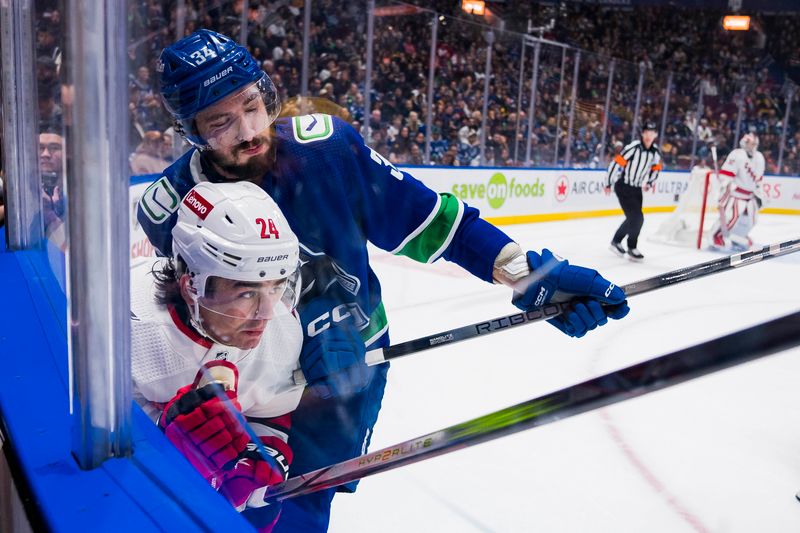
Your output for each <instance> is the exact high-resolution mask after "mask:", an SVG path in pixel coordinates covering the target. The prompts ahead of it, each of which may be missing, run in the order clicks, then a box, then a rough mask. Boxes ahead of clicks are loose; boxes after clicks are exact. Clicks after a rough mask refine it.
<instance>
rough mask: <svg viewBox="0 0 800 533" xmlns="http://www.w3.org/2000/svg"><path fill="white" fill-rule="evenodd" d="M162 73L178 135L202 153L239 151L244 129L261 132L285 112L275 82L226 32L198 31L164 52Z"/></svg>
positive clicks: (162, 85)
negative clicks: (199, 120)
mask: <svg viewBox="0 0 800 533" xmlns="http://www.w3.org/2000/svg"><path fill="white" fill-rule="evenodd" d="M156 69H157V70H158V74H159V83H160V91H161V98H162V100H163V102H164V106H165V107H166V108H167V111H169V113H170V114H171V115H172V118H173V120H174V121H175V127H176V129H177V131H179V132H180V133H181V134H182V135H183V136H184V137H185V138H186V140H187V141H188V142H190V143H191V144H192V145H194V146H196V147H198V148H199V149H201V150H209V149H210V150H220V149H226V148H230V147H232V146H235V145H236V144H238V143H240V142H242V135H241V133H240V132H241V131H242V130H246V131H254V132H256V133H258V132H261V131H263V130H265V129H266V128H268V127H269V126H270V124H272V122H274V121H275V119H276V118H277V117H278V114H279V113H280V100H279V98H278V93H277V90H276V89H275V85H274V84H273V83H272V80H271V79H270V78H269V76H267V74H266V72H264V71H263V70H261V67H260V66H259V65H258V62H257V61H256V60H255V59H254V58H253V56H251V55H250V52H248V51H247V49H246V48H245V47H243V46H241V45H239V44H237V43H236V42H235V41H233V39H231V38H230V37H227V36H225V35H222V34H221V33H217V32H214V31H211V30H206V29H202V30H197V31H196V32H194V33H192V34H191V35H189V36H188V37H184V38H183V39H181V40H179V41H178V42H176V43H175V44H173V45H171V46H168V47H166V48H164V50H163V51H162V52H161V56H160V57H159V59H158V63H157V66H156ZM198 115H201V117H202V118H203V125H202V128H199V127H198V121H197V118H198ZM201 130H202V131H201Z"/></svg>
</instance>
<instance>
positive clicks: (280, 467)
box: [219, 437, 292, 531]
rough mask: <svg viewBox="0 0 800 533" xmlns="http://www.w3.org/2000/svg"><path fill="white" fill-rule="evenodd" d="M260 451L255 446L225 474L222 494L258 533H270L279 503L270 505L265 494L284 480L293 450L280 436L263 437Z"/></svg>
mask: <svg viewBox="0 0 800 533" xmlns="http://www.w3.org/2000/svg"><path fill="white" fill-rule="evenodd" d="M261 443H262V446H261V450H259V449H258V447H257V446H256V445H255V444H254V443H252V442H251V443H249V444H248V445H247V449H246V450H245V451H244V452H242V453H241V454H240V455H239V459H238V460H237V461H236V463H235V464H234V465H233V467H232V468H231V469H230V470H228V471H227V472H225V478H224V480H223V482H222V485H221V486H220V489H219V492H220V493H221V494H222V495H223V496H225V498H226V499H227V500H228V501H229V502H231V504H232V505H233V506H234V507H236V510H237V511H239V512H240V513H242V516H244V517H245V518H246V519H247V520H248V521H249V522H250V523H251V524H252V525H253V526H255V527H256V528H258V530H259V531H271V530H272V526H274V525H275V522H277V521H278V516H279V515H280V512H281V506H280V503H271V504H268V503H266V502H265V501H264V494H265V493H266V490H267V487H268V486H269V485H274V484H276V483H281V482H282V481H285V480H286V478H287V477H288V475H289V465H290V464H291V461H292V451H291V449H290V448H289V445H288V444H286V443H285V442H283V441H282V440H280V439H279V438H277V437H261Z"/></svg>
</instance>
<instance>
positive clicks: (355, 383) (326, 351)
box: [300, 300, 370, 399]
mask: <svg viewBox="0 0 800 533" xmlns="http://www.w3.org/2000/svg"><path fill="white" fill-rule="evenodd" d="M328 301H329V300H322V301H321V302H328ZM312 307H316V308H317V309H320V308H321V306H320V305H319V304H318V305H314V303H312V304H311V306H309V308H306V309H304V310H303V311H301V313H300V316H301V318H303V317H310V318H311V319H310V322H307V323H306V320H305V319H304V320H303V323H304V324H303V327H304V331H305V338H304V340H303V348H302V351H301V352H300V366H301V368H302V370H303V374H304V375H305V377H306V380H308V383H309V385H310V386H311V387H312V389H313V390H314V392H315V393H316V394H317V395H318V396H320V397H321V398H325V399H327V398H331V397H334V396H350V395H352V394H355V393H358V392H361V391H363V390H364V389H366V387H367V385H368V384H369V379H370V372H369V367H368V366H367V365H366V363H365V361H364V357H365V354H366V348H365V346H364V341H363V340H361V335H360V333H359V332H358V330H357V329H356V328H355V326H354V324H353V323H352V321H351V319H347V321H344V322H334V321H333V319H331V320H330V322H328V323H326V324H325V326H321V327H320V326H319V324H320V322H319V320H318V319H314V316H315V315H316V313H314V312H310V309H311V308H312ZM331 314H333V312H330V313H328V316H330V315H331ZM321 316H324V315H321ZM323 327H324V328H325V329H322V328H323Z"/></svg>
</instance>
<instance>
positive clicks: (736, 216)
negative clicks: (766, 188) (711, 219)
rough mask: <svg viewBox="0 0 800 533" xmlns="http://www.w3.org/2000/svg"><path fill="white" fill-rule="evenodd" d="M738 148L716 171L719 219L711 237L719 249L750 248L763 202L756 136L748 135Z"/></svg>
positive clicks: (762, 164)
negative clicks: (753, 230)
mask: <svg viewBox="0 0 800 533" xmlns="http://www.w3.org/2000/svg"><path fill="white" fill-rule="evenodd" d="M739 146H740V148H737V149H735V150H733V151H731V153H729V154H728V157H727V158H726V159H725V162H724V163H723V164H722V168H720V169H719V180H720V191H721V192H720V196H719V220H717V222H716V223H715V224H714V226H713V227H712V229H711V234H712V242H713V246H714V247H715V248H719V249H721V250H731V249H742V250H747V249H750V247H751V246H752V245H753V241H752V240H751V239H750V237H749V235H750V231H751V230H752V229H753V226H755V224H756V215H757V213H758V210H759V209H761V205H762V203H763V200H762V199H761V182H762V181H763V180H764V156H763V155H762V154H761V152H759V151H758V137H757V136H756V134H755V133H752V132H751V133H747V134H746V135H745V136H744V137H742V139H741V140H740V141H739Z"/></svg>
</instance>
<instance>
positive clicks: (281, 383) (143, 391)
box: [131, 259, 303, 441]
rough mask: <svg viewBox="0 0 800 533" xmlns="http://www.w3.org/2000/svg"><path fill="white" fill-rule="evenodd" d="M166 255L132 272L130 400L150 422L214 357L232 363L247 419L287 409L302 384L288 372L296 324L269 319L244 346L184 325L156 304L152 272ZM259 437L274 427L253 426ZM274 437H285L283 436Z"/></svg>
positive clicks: (297, 338)
mask: <svg viewBox="0 0 800 533" xmlns="http://www.w3.org/2000/svg"><path fill="white" fill-rule="evenodd" d="M163 261H165V260H164V259H159V260H157V261H156V262H155V263H153V262H148V263H146V264H144V265H141V266H139V267H137V268H135V269H133V270H132V271H131V287H132V288H133V290H132V298H131V373H132V375H133V394H134V399H135V400H136V401H137V402H138V403H139V405H141V406H142V408H143V409H144V411H145V412H146V413H147V414H148V416H150V418H152V419H153V420H154V421H155V420H157V418H158V416H159V414H160V413H161V411H162V410H163V408H164V404H166V403H167V402H168V401H169V400H170V399H172V397H173V396H175V393H176V392H177V391H178V389H180V388H181V387H184V386H186V385H189V384H191V383H192V382H194V380H195V376H196V375H197V373H198V371H199V369H200V367H201V366H203V365H204V364H205V363H208V362H210V361H215V360H226V361H228V362H230V363H233V364H234V365H236V367H237V369H238V372H239V384H238V390H237V393H238V397H237V399H238V401H239V403H240V405H241V407H242V413H243V414H244V415H245V416H246V417H247V418H248V419H251V418H258V419H268V418H275V417H279V416H282V415H286V414H288V413H291V412H292V411H293V410H294V409H295V408H296V407H297V404H298V403H299V402H300V396H301V395H302V392H303V386H302V385H295V383H294V380H293V376H292V373H293V372H294V370H296V369H298V368H299V367H300V363H299V356H300V348H301V346H302V342H303V334H302V329H301V327H300V323H299V321H298V319H297V317H295V316H294V315H291V314H285V315H282V316H279V317H275V318H273V319H271V320H270V321H269V322H267V326H266V329H265V330H264V333H263V335H262V337H261V342H260V343H259V345H258V346H256V347H255V348H253V349H249V350H242V349H239V348H235V347H233V346H227V345H224V344H218V343H214V342H211V341H210V340H209V339H207V338H205V337H201V336H200V335H198V334H197V333H196V332H195V331H194V330H192V329H191V328H188V327H187V326H186V325H185V324H183V322H181V320H180V319H179V318H178V316H177V313H176V312H175V311H174V309H167V308H166V307H164V306H161V305H158V304H157V303H156V302H155V299H154V294H155V283H154V282H155V278H154V277H153V275H152V273H151V270H152V268H153V266H154V265H155V268H156V269H158V268H160V265H161V264H162V262H163ZM251 425H253V426H254V429H255V430H256V433H257V434H258V435H259V436H263V435H265V434H269V435H276V431H275V429H276V428H275V427H274V426H272V425H271V424H268V425H269V426H270V428H271V429H270V428H267V427H264V426H263V425H262V424H251ZM283 433H284V432H282V431H277V435H278V436H280V437H281V438H282V440H284V441H285V440H286V435H285V434H283Z"/></svg>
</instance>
